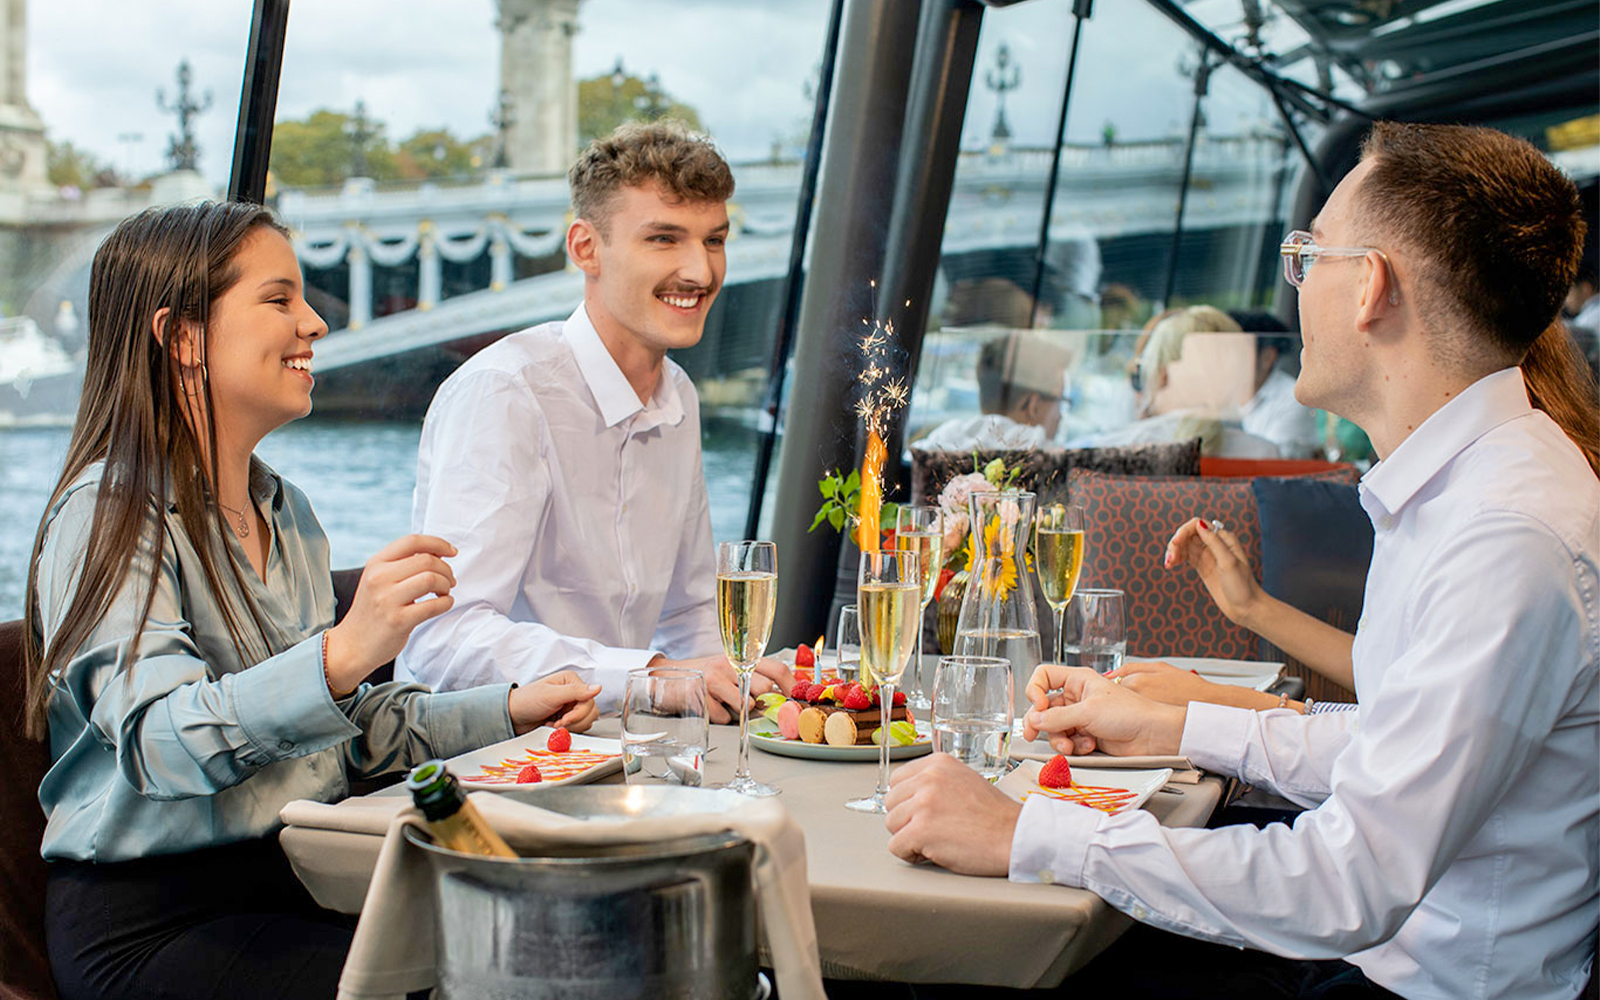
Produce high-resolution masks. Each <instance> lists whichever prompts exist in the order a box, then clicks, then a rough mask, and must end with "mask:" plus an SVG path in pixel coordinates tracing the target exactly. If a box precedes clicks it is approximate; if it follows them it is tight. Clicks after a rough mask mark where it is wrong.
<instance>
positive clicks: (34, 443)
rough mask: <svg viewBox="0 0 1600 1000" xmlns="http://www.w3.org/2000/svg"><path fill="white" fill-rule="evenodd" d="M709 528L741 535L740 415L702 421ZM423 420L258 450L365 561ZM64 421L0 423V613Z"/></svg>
mask: <svg viewBox="0 0 1600 1000" xmlns="http://www.w3.org/2000/svg"><path fill="white" fill-rule="evenodd" d="M703 429H704V435H703V441H702V446H703V449H704V464H705V473H706V485H707V490H708V492H709V495H710V499H711V529H712V533H713V534H714V535H715V536H716V538H717V539H719V540H722V539H732V538H738V537H741V536H742V535H743V533H744V524H745V513H746V509H747V507H748V504H749V498H750V484H751V479H752V475H753V473H752V470H753V468H754V463H755V452H756V440H757V435H756V433H755V432H754V431H751V430H749V429H747V428H745V427H743V426H742V425H740V424H737V423H733V422H729V421H719V420H712V419H707V420H706V421H705V422H704V424H703ZM421 433H422V427H421V425H420V424H418V423H413V422H409V421H405V422H400V421H395V422H368V421H344V420H337V421H336V420H316V419H309V420H303V421H299V422H297V423H293V424H290V425H288V426H287V427H284V428H281V429H280V430H278V431H275V432H274V433H273V434H271V435H270V436H269V437H267V439H266V440H264V441H262V442H261V446H260V447H259V448H258V449H257V451H256V453H257V454H258V455H259V456H261V458H262V460H264V461H265V462H267V463H268V464H269V465H271V466H272V467H273V468H274V469H276V470H277V471H278V472H279V473H280V474H282V475H283V476H284V477H286V478H287V479H289V480H290V481H292V482H293V483H294V484H295V485H296V486H298V487H300V488H301V489H302V490H304V491H305V494H306V496H307V497H309V498H310V500H311V505H312V507H313V508H314V509H315V510H316V512H317V517H318V519H319V520H321V522H322V527H323V530H325V531H326V532H327V533H328V540H329V543H330V544H331V546H332V548H333V565H334V567H335V568H343V567H348V566H360V565H361V564H362V563H364V562H365V561H366V560H367V557H368V556H370V555H372V554H373V553H374V552H376V551H377V550H378V549H380V548H382V547H383V546H384V545H386V544H387V543H388V542H390V541H391V540H393V539H394V538H396V537H398V536H400V535H403V534H405V533H406V532H408V531H410V530H411V494H412V490H413V489H414V488H415V486H416V477H417V470H416V460H417V440H418V438H419V437H420V436H421ZM69 436H70V431H69V429H68V428H66V427H36V428H9V429H4V430H0V621H8V620H10V619H13V618H20V617H22V606H23V590H24V588H25V586H26V584H27V572H28V555H29V553H30V552H31V551H32V547H33V536H34V532H35V531H36V530H37V529H38V526H39V518H40V516H41V515H42V514H43V513H44V506H45V502H46V501H47V500H49V498H50V489H51V487H52V486H54V485H55V480H56V477H57V476H58V475H59V474H60V471H61V461H62V458H63V457H64V456H65V454H66V448H67V441H68V438H69Z"/></svg>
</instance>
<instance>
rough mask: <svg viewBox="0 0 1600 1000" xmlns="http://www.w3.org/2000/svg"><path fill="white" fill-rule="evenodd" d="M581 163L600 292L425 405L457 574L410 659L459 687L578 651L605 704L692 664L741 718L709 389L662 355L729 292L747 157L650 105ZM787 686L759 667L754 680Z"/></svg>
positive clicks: (716, 699)
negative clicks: (659, 116) (641, 678)
mask: <svg viewBox="0 0 1600 1000" xmlns="http://www.w3.org/2000/svg"><path fill="white" fill-rule="evenodd" d="M568 180H569V182H570V184H571V188H572V202H573V213H574V218H573V220H572V223H571V225H570V226H569V227H568V229H567V241H566V248H567V256H568V258H569V259H570V260H571V262H572V265H573V267H575V268H576V269H577V270H578V272H580V273H581V274H582V275H583V302H582V303H581V304H580V305H579V306H578V307H577V308H576V309H575V310H573V312H572V314H571V315H570V316H568V317H567V319H566V320H565V321H563V322H559V323H546V324H544V325H542V326H537V327H533V328H531V329H528V330H523V331H521V332H519V333H513V334H510V335H508V336H506V337H503V338H501V339H500V340H499V341H497V342H496V343H494V344H493V345H491V346H489V347H487V348H485V349H483V350H482V351H479V352H478V353H477V354H475V355H473V356H472V358H471V359H469V360H468V361H467V362H466V363H465V364H463V365H462V366H461V367H460V368H459V369H457V370H456V371H455V373H454V374H452V375H451V376H450V377H449V378H448V379H446V380H445V382H444V384H443V385H441V386H440V387H439V391H438V394H437V395H436V396H434V399H433V403H432V405H431V406H429V408H428V415H427V418H426V420H425V422H424V424H423V429H422V441H421V444H420V446H419V449H418V454H417V489H416V501H415V508H414V510H413V515H412V527H413V528H414V529H415V530H417V531H419V532H423V533H427V534H445V535H448V536H450V537H451V538H452V539H454V540H455V541H456V544H457V546H458V547H459V548H460V550H461V551H460V553H459V554H458V555H456V556H455V558H454V560H453V565H454V568H455V572H456V576H457V579H458V580H459V584H458V586H457V587H456V591H455V595H456V603H455V606H454V607H453V608H451V609H450V610H449V611H447V612H445V613H444V614H442V615H439V616H438V617H437V618H435V619H433V620H431V621H429V622H427V623H425V624H424V625H423V626H422V627H420V628H418V629H417V631H416V632H415V633H414V634H413V635H412V637H411V641H410V643H409V644H408V645H407V647H406V650H405V652H404V653H402V654H401V656H400V661H399V664H398V667H397V670H396V674H397V676H401V677H414V678H416V679H418V680H421V681H424V682H426V683H429V684H432V685H433V686H435V687H438V688H444V689H450V690H455V689H462V688H469V687H472V686H474V685H477V684H485V683H490V682H499V681H508V680H509V681H527V680H531V679H533V678H535V677H542V676H545V675H546V674H549V673H552V672H554V671H557V670H560V669H563V668H569V667H570V668H572V669H575V670H577V671H578V673H579V674H580V675H581V676H583V677H584V678H585V679H586V680H590V681H592V682H594V683H596V684H599V685H601V695H600V704H601V708H602V709H610V708H614V707H616V705H617V702H618V699H620V697H621V695H622V682H623V678H624V677H625V676H626V675H627V673H628V671H630V670H633V669H636V668H639V667H644V666H684V667H689V668H692V669H696V670H701V671H703V672H704V673H705V675H706V683H707V686H708V688H709V691H710V694H711V698H712V706H711V721H713V722H717V723H724V722H729V721H731V720H732V719H733V718H735V717H736V716H737V715H738V714H739V711H740V707H741V705H740V696H739V677H738V674H737V672H736V671H735V670H734V668H733V666H732V665H731V664H729V662H728V659H727V657H726V656H724V655H723V654H722V653H721V652H720V649H721V641H720V639H719V636H718V632H717V607H716V565H715V553H714V551H713V543H712V536H711V519H710V506H709V502H708V499H707V494H706V483H705V476H704V474H703V471H702V461H701V450H700V449H701V445H700V410H699V402H698V399H697V398H696V395H695V389H694V386H693V385H692V384H691V383H690V381H689V377H688V376H687V375H686V374H685V373H684V371H683V369H682V368H681V367H679V366H678V365H677V363H675V362H674V361H672V360H671V359H669V358H668V357H667V352H668V351H669V350H683V349H686V348H690V347H693V346H694V345H695V344H696V343H698V342H699V340H700V337H701V334H702V333H703V331H704V329H705V322H706V315H707V313H709V312H710V310H711V306H712V304H713V303H714V302H715V301H716V299H717V294H718V292H720V291H721V289H722V284H723V278H724V275H725V273H726V269H727V256H726V252H725V244H726V242H727V239H728V206H727V201H728V199H729V198H730V197H731V196H732V195H733V174H732V172H731V171H730V170H729V169H728V164H727V162H726V161H725V160H723V158H722V155H721V154H720V153H718V152H717V150H716V148H715V147H714V146H713V145H712V144H711V142H710V140H708V139H706V138H705V137H704V136H698V135H694V134H692V133H689V132H688V131H687V130H685V129H684V128H683V126H682V125H679V124H675V123H672V122H654V123H650V124H642V123H638V122H634V123H630V124H625V125H623V126H621V127H619V128H618V129H617V130H616V131H615V132H613V133H612V134H611V135H609V136H606V137H604V138H601V139H597V140H595V141H594V142H592V143H590V144H589V146H588V148H587V149H585V150H584V152H583V153H582V154H581V155H580V156H579V157H578V161H577V163H576V164H575V165H574V166H573V167H572V170H571V171H570V172H569V174H568ZM792 684H793V677H792V675H791V674H790V672H789V669H788V668H787V667H785V666H784V665H783V664H781V663H779V662H778V661H777V660H775V659H771V658H767V659H763V660H761V661H760V662H759V663H758V664H757V665H756V675H755V676H754V678H753V679H752V690H753V691H754V693H756V694H763V693H765V692H768V691H771V690H772V689H773V687H774V686H775V685H776V686H778V687H780V688H781V689H782V690H783V691H784V692H786V693H787V691H788V690H789V688H790V686H791V685H792Z"/></svg>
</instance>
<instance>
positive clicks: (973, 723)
mask: <svg viewBox="0 0 1600 1000" xmlns="http://www.w3.org/2000/svg"><path fill="white" fill-rule="evenodd" d="M1011 688H1012V680H1011V661H1010V660H1002V659H1000V658H999V657H995V656H941V657H939V666H938V668H937V669H935V670H934V673H933V749H934V750H935V751H936V752H938V753H947V754H949V755H950V756H952V757H954V758H955V759H957V760H959V761H960V762H961V763H963V764H965V765H967V766H968V767H970V768H972V769H973V770H974V771H977V772H978V773H979V774H981V775H983V776H984V777H985V778H988V779H989V780H990V781H996V780H998V779H999V778H1000V776H1001V775H1003V774H1005V773H1006V762H1007V759H1008V758H1009V757H1010V756H1011V721H1012V719H1011V714H1012V712H1011Z"/></svg>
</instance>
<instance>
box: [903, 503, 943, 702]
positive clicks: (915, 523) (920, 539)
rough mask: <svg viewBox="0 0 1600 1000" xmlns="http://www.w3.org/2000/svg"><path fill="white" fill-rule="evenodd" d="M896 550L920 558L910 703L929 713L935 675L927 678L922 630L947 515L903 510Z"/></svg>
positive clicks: (920, 509)
mask: <svg viewBox="0 0 1600 1000" xmlns="http://www.w3.org/2000/svg"><path fill="white" fill-rule="evenodd" d="M894 527H895V531H894V547H895V548H896V549H898V550H899V551H901V552H912V553H915V554H916V555H917V557H918V561H919V562H920V564H921V573H922V603H921V605H920V606H919V607H918V610H917V648H916V651H915V652H914V653H912V658H911V678H910V680H908V681H907V682H906V688H907V690H906V701H907V702H908V703H910V705H911V707H912V708H916V709H919V710H923V711H926V710H928V709H930V708H932V707H933V693H932V687H933V675H932V673H931V672H929V674H928V676H926V677H924V676H923V670H922V629H923V619H925V618H927V617H928V603H929V602H930V601H932V600H933V591H934V588H935V587H936V586H938V584H939V570H940V567H942V566H943V565H944V512H943V511H941V510H940V509H939V508H938V507H921V506H918V507H913V506H910V505H907V506H903V507H901V508H900V511H899V513H898V514H896V515H895V519H894Z"/></svg>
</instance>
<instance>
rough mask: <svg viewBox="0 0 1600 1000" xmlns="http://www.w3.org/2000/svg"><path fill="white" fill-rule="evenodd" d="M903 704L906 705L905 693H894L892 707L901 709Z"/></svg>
mask: <svg viewBox="0 0 1600 1000" xmlns="http://www.w3.org/2000/svg"><path fill="white" fill-rule="evenodd" d="M905 703H906V693H905V692H904V691H896V692H895V693H894V707H895V708H901V707H903V706H904V705H905Z"/></svg>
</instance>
